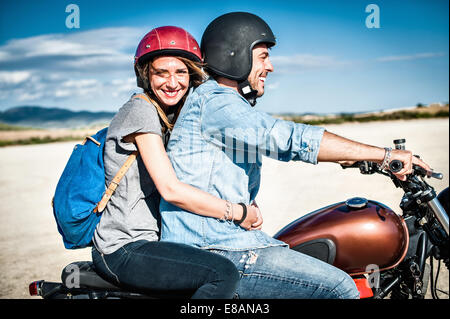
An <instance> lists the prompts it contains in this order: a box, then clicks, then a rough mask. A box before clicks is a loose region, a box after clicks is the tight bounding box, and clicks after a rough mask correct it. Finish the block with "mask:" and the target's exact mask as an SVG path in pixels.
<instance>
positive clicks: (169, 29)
mask: <svg viewBox="0 0 450 319" xmlns="http://www.w3.org/2000/svg"><path fill="white" fill-rule="evenodd" d="M158 55H173V56H181V57H184V58H187V59H189V60H192V61H195V62H201V61H202V55H201V52H200V46H199V45H198V43H197V41H196V40H195V39H194V37H193V36H192V35H191V34H190V33H189V32H187V31H186V30H184V29H182V28H179V27H173V26H165V27H159V28H155V29H153V30H151V31H150V32H149V33H147V34H146V35H145V36H144V37H143V38H142V40H141V42H139V45H138V47H137V49H136V54H135V56H134V69H135V72H136V76H137V83H138V86H139V87H143V86H142V85H143V83H142V80H141V78H140V76H139V72H138V71H137V68H136V64H138V63H139V65H140V66H142V65H144V64H145V63H146V62H147V61H149V60H150V59H152V58H153V57H155V56H158Z"/></svg>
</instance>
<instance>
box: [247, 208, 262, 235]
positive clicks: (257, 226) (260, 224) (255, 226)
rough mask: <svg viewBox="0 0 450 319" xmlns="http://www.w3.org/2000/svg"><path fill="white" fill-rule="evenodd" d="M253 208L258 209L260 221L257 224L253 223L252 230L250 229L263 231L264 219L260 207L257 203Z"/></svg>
mask: <svg viewBox="0 0 450 319" xmlns="http://www.w3.org/2000/svg"><path fill="white" fill-rule="evenodd" d="M251 206H254V207H256V209H257V213H258V220H257V221H256V223H253V224H252V228H250V230H255V229H259V230H261V228H262V223H263V218H262V214H261V210H260V209H259V207H258V205H257V204H256V202H255V201H253V202H252V204H251Z"/></svg>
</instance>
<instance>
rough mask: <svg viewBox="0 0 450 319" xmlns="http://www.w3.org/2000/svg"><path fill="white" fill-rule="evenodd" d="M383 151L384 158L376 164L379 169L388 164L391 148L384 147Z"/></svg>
mask: <svg viewBox="0 0 450 319" xmlns="http://www.w3.org/2000/svg"><path fill="white" fill-rule="evenodd" d="M384 149H385V151H386V152H385V153H384V159H383V162H382V163H381V164H380V165H379V166H378V169H379V170H380V171H382V170H384V169H385V168H386V167H387V166H388V165H389V160H390V159H391V152H392V148H391V147H385V148H384Z"/></svg>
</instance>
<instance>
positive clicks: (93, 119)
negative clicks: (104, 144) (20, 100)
mask: <svg viewBox="0 0 450 319" xmlns="http://www.w3.org/2000/svg"><path fill="white" fill-rule="evenodd" d="M114 115H115V113H114V112H89V111H78V112H76V111H70V110H67V109H63V108H56V107H53V108H47V107H41V106H17V107H13V108H10V109H7V110H6V111H4V112H0V122H3V123H6V124H10V125H19V126H29V127H35V128H77V127H86V126H92V125H96V124H100V123H109V122H110V121H111V119H112V118H113V116H114Z"/></svg>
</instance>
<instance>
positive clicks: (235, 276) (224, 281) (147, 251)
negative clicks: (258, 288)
mask: <svg viewBox="0 0 450 319" xmlns="http://www.w3.org/2000/svg"><path fill="white" fill-rule="evenodd" d="M92 261H93V263H94V265H95V268H96V271H97V273H98V274H99V275H100V276H101V277H103V278H104V279H106V280H108V281H110V282H111V283H113V284H115V285H117V286H119V287H122V288H125V289H129V290H131V291H135V292H141V293H144V294H145V293H146V292H148V293H158V294H162V295H163V296H164V295H165V296H167V297H175V296H177V295H178V296H180V297H181V296H182V297H186V296H191V298H195V299H205V298H214V299H228V298H233V297H234V296H235V290H236V287H237V285H238V283H239V273H238V271H237V269H236V267H235V266H234V265H233V263H232V262H230V261H229V260H228V259H226V258H224V257H222V256H219V255H217V254H213V253H211V252H208V251H204V250H201V249H198V248H194V247H191V246H187V245H184V244H177V243H170V242H160V241H147V240H140V241H137V242H134V243H129V244H126V245H124V246H123V247H121V248H119V249H118V250H116V251H115V252H113V253H111V254H108V255H106V254H101V253H100V252H99V251H98V250H97V249H96V248H95V247H94V248H92Z"/></svg>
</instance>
